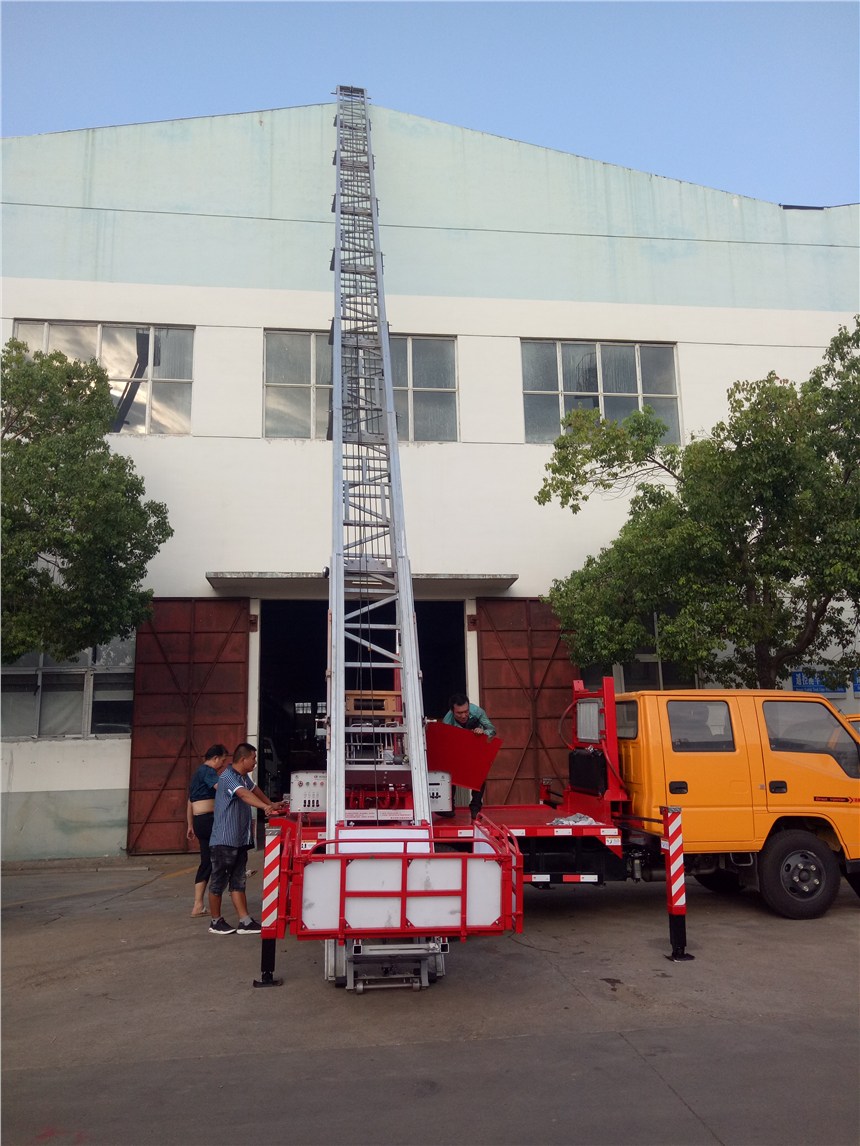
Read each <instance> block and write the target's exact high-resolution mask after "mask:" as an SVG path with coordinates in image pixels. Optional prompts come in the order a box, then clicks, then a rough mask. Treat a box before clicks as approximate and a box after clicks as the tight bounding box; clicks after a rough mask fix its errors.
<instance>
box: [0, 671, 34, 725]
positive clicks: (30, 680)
mask: <svg viewBox="0 0 860 1146" xmlns="http://www.w3.org/2000/svg"><path fill="white" fill-rule="evenodd" d="M38 699H39V692H38V678H37V676H36V674H35V673H20V674H19V673H4V674H3V692H2V696H0V718H2V722H3V735H4V736H35V735H36V709H37V707H38Z"/></svg>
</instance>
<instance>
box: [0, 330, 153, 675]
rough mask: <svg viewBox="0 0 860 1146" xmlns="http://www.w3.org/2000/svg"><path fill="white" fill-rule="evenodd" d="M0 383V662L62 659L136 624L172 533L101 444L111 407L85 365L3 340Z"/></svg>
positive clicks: (128, 469) (105, 387)
mask: <svg viewBox="0 0 860 1146" xmlns="http://www.w3.org/2000/svg"><path fill="white" fill-rule="evenodd" d="M2 383H3V393H2V462H3V485H2V546H3V565H2V620H3V661H4V663H9V662H11V661H14V660H16V659H17V658H18V657H20V656H22V655H23V654H24V653H27V652H29V651H31V650H34V649H35V650H39V651H43V652H46V653H49V654H50V655H51V656H52V657H54V658H55V659H57V660H63V659H67V658H69V657H71V656H74V654H75V653H77V652H78V651H79V650H80V649H83V648H86V647H87V646H91V645H94V644H105V643H107V642H108V641H110V640H111V639H112V638H114V637H127V636H129V635H130V634H131V633H132V632H133V631H134V630H135V628H136V627H137V626H138V625H139V624H140V623H141V622H142V621H144V620H145V619H146V618H147V616H148V615H149V608H150V601H151V598H152V594H151V592H150V591H147V590H144V589H142V588H141V583H142V582H143V579H144V577H145V575H146V568H147V565H148V563H149V561H150V560H151V559H152V557H154V556H155V554H156V553H157V552H158V550H159V548H160V547H161V545H162V544H163V543H164V542H165V541H166V540H167V539H168V538H169V537H170V536H171V535H172V533H173V530H172V529H171V527H170V525H169V524H168V520H167V509H166V507H165V506H164V505H163V504H162V503H160V502H155V501H144V500H143V497H144V494H145V490H144V484H143V481H142V479H141V478H140V477H139V476H138V475H137V474H136V473H135V470H134V466H133V464H132V462H131V461H130V460H129V459H128V458H125V457H122V456H121V455H118V454H115V453H112V452H111V450H110V447H109V445H108V443H107V441H106V440H105V435H106V433H107V432H108V430H109V429H110V427H111V423H112V421H113V416H114V408H113V402H112V400H111V396H110V387H109V384H108V379H107V375H106V374H105V372H104V371H103V370H102V369H101V368H100V367H99V366H98V365H97V363H96V362H94V361H93V362H89V363H82V362H76V361H69V359H67V358H66V356H65V355H63V354H59V353H53V354H43V353H41V352H36V353H35V354H33V355H32V356H30V355H28V353H27V347H26V345H25V344H23V343H21V342H18V341H16V340H14V339H13V340H10V341H9V342H8V343H7V344H6V346H5V348H4V351H3V366H2Z"/></svg>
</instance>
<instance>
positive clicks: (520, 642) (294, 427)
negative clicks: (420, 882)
mask: <svg viewBox="0 0 860 1146" xmlns="http://www.w3.org/2000/svg"><path fill="white" fill-rule="evenodd" d="M333 116H334V105H333V104H332V103H323V104H317V105H312V106H306V107H296V108H285V109H278V110H273V111H263V112H249V113H242V114H236V115H225V116H216V117H211V118H198V119H188V120H172V121H167V122H160V123H146V124H137V125H131V126H121V127H110V128H98V129H92V130H83V131H70V132H63V133H58V134H52V135H42V136H34V137H26V138H16V139H9V140H5V141H4V143H3V267H2V270H3V300H2V337H3V342H4V343H5V341H6V340H7V339H8V338H10V337H11V336H13V335H15V336H16V337H18V338H21V339H23V340H24V341H26V342H27V343H28V345H29V346H30V349H31V350H36V349H45V350H62V351H63V352H64V353H66V354H67V355H69V357H76V358H82V359H89V358H92V357H95V358H97V359H98V361H99V362H100V363H101V364H102V365H103V366H104V367H105V369H106V370H107V371H108V374H109V376H110V378H111V385H112V388H113V390H114V393H115V395H116V399H117V408H118V417H117V426H116V432H115V433H113V434H112V435H111V444H112V446H113V448H114V449H116V450H117V451H120V452H122V453H124V454H127V455H128V456H129V457H130V458H131V459H132V460H133V461H134V464H135V466H136V468H137V471H138V472H139V473H140V474H141V475H142V476H143V478H144V480H145V483H146V490H147V496H148V497H150V498H154V499H156V500H160V501H164V502H165V503H166V504H167V506H168V510H169V515H170V522H171V524H172V526H173V529H174V536H173V537H172V539H171V540H170V541H169V542H168V543H167V544H166V545H165V546H164V547H163V549H162V550H161V552H160V553H159V555H158V556H157V557H156V558H155V560H154V561H153V562H152V564H151V566H150V570H149V580H148V586H149V587H151V588H152V589H153V591H154V594H155V606H154V613H153V619H152V622H151V623H150V624H149V625H147V626H145V627H144V629H142V630H141V632H140V633H139V634H138V636H137V639H136V641H130V642H126V643H119V642H117V643H115V644H114V645H113V646H110V647H108V648H106V649H103V648H98V649H94V650H87V651H86V652H85V653H83V654H82V656H81V657H80V658H79V659H78V660H77V661H75V662H70V663H68V664H63V665H57V664H54V663H52V662H50V661H49V659H48V658H46V657H39V656H37V655H33V656H31V657H29V658H24V660H23V661H22V662H19V664H17V665H15V666H12V667H10V668H7V669H4V672H3V746H2V752H3V755H2V760H3V769H2V781H3V820H2V841H3V856H4V858H5V859H27V858H43V857H54V856H56V857H64V856H92V855H103V854H117V853H120V852H121V851H123V850H128V851H129V852H131V853H134V852H152V851H179V850H182V849H183V848H184V847H185V846H186V843H185V799H186V784H187V778H188V775H189V771H190V770H191V769H193V768H194V767H196V765H197V763H198V762H199V760H200V758H201V756H202V754H203V752H204V751H205V749H206V748H207V747H208V746H209V744H211V743H213V742H216V741H224V742H226V743H227V744H233V743H236V742H238V741H239V740H243V739H250V740H251V741H253V742H255V743H258V744H259V746H260V763H261V766H262V770H261V776H260V782H261V784H266V785H267V786H268V787H269V789H270V791H272V792H273V793H274V792H275V790H277V791H278V792H279V791H280V790H281V789H282V787H283V785H284V782H285V780H286V779H287V777H288V774H289V772H290V771H291V770H293V769H295V768H299V767H309V766H314V764H315V762H318V761H319V760H320V759H321V757H320V751H321V742H320V740H319V737H318V736H317V735H316V727H317V724H318V722H319V721H320V720H322V719H324V717H325V700H326V681H325V668H326V627H327V619H326V614H327V580H326V576H325V570H326V566H327V564H328V561H329V554H330V550H331V508H330V507H331V468H332V467H331V442H330V441H328V440H327V432H328V413H329V397H330V393H331V348H330V345H329V330H330V325H331V321H332V307H333V296H332V289H333V287H332V273H331V269H330V260H331V253H332V243H333V230H334V225H333V220H332V215H331V203H332V196H333V191H334V180H333V168H332V152H333V149H334V142H335V134H334V126H333ZM372 127H373V151H374V155H375V161H376V166H375V179H376V188H377V193H378V197H379V212H380V223H381V240H382V246H383V250H384V256H385V291H386V300H387V315H388V320H389V325H390V333H391V352H392V365H393V375H394V386H395V395H396V402H397V407H398V428H399V433H400V438H401V446H400V457H401V467H402V473H403V484H404V498H405V507H406V518H407V531H408V536H409V548H410V556H411V561H412V571H413V578H414V588H415V598H416V613H417V619H418V629H419V642H420V651H421V659H422V668H423V676H424V681H423V687H424V702H425V711H426V715H427V716H428V717H431V718H433V717H437V718H438V717H441V716H442V715H443V714H444V712H445V710H446V708H447V698H448V696H449V694H450V693H451V692H452V691H455V690H459V689H463V688H465V689H466V690H467V691H468V693H469V695H470V697H471V698H472V699H474V700H477V701H479V703H481V704H482V705H483V707H484V708H485V709H486V710H487V711H488V712H489V713H490V715H491V717H492V718H493V721H494V723H495V724H496V726H497V728H498V730H499V733H500V735H501V736H502V738H503V740H504V742H505V746H504V748H503V750H502V753H501V754H500V756H499V758H498V761H497V763H496V766H495V769H494V772H493V774H492V777H491V780H490V782H489V783H490V792H489V795H490V799H491V801H492V802H505V801H520V800H530V799H534V797H535V795H536V783H537V779H538V778H539V777H540V776H542V775H545V774H547V772H549V771H551V770H552V762H553V760H554V759H555V758H556V755H557V752H558V748H559V739H558V732H557V724H558V718H559V716H560V714H561V712H562V711H563V709H564V707H565V705H566V704H567V700H568V695H569V688H570V679H571V675H572V666H571V664H570V662H569V660H568V657H567V653H566V648H565V646H564V644H563V642H562V640H561V637H560V634H559V632H558V627H557V625H556V624H555V622H554V619H553V617H552V615H551V613H550V611H549V610H548V608H547V606H545V605H544V604H542V603H541V600H540V597H541V595H542V594H544V593H545V592H546V591H547V589H548V587H549V585H550V583H551V581H552V580H553V579H554V578H558V577H563V576H565V575H566V574H568V573H569V572H570V571H571V570H572V569H574V568H577V567H579V565H581V563H582V562H583V560H584V559H585V557H586V556H587V555H588V554H590V553H594V552H596V551H597V550H599V549H600V548H601V547H602V546H604V545H607V544H608V543H610V542H611V541H612V539H613V537H614V536H615V534H616V532H617V530H618V528H619V527H620V525H621V524H622V523H623V521H624V519H625V516H626V506H625V503H624V502H623V501H621V500H618V499H612V498H606V499H599V498H593V499H592V500H591V501H590V502H589V503H588V505H587V506H586V507H585V508H584V509H583V511H582V512H581V513H580V514H578V515H577V516H575V517H574V516H572V515H571V514H570V513H569V512H568V511H565V510H562V509H560V508H559V507H557V506H546V507H542V506H539V505H538V504H537V503H536V501H535V494H536V493H537V491H538V489H539V488H540V484H541V481H542V476H543V471H544V466H545V464H546V462H547V461H548V459H549V456H550V452H551V443H552V440H553V438H554V437H555V436H556V435H557V434H558V431H559V424H560V420H561V417H562V416H563V414H564V413H565V411H566V410H569V409H571V408H572V407H573V406H582V405H584V406H592V407H594V406H596V407H599V408H600V409H601V411H602V412H603V413H604V414H605V415H606V416H607V417H611V418H612V417H617V418H622V417H624V416H625V415H626V414H627V413H628V412H629V411H630V410H632V409H636V408H640V407H641V406H643V405H644V404H646V403H647V404H649V405H651V406H652V407H654V408H655V409H656V410H657V412H658V413H659V414H660V416H661V417H662V418H663V420H664V421H665V422H666V424H667V425H668V427H669V436H670V437H671V438H672V440H676V441H681V442H683V441H687V440H689V436H690V434H691V433H697V432H706V431H707V430H708V429H709V428H710V427H711V426H712V425H713V424H714V422H715V421H716V420H718V419H719V418H720V417H721V416H723V415H724V413H725V411H726V392H727V389H728V387H729V386H730V385H731V384H732V383H733V382H734V381H736V380H738V379H743V378H747V379H755V378H761V377H764V376H765V375H766V374H767V373H768V372H769V371H771V370H773V371H776V372H777V374H779V375H780V376H782V377H787V378H793V379H800V378H805V377H806V376H807V375H808V373H809V372H810V370H811V369H813V368H814V367H815V366H816V365H818V364H819V362H820V360H821V357H822V353H823V351H824V349H825V348H826V346H827V344H828V343H829V341H830V339H831V338H832V337H833V335H834V334H835V333H836V330H837V327H838V326H839V324H840V323H842V324H845V325H847V324H849V323H851V321H852V317H853V315H854V314H855V313H856V312H857V311H858V309H860V300H858V275H857V270H858V235H860V215H858V206H857V205H845V206H833V207H823V208H819V207H815V208H812V207H806V206H788V205H779V204H774V203H767V202H761V201H758V200H754V199H749V198H744V197H743V196H740V195H735V194H732V193H731V192H730V191H723V190H712V189H709V188H705V187H699V186H695V185H692V184H688V183H683V182H680V181H678V180H674V179H668V178H664V177H661V176H658V175H652V174H646V173H643V172H638V171H632V170H628V169H625V168H621V167H618V166H613V165H610V164H606V163H602V162H600V161H598V160H594V159H586V158H581V157H579V156H576V155H570V154H565V153H561V152H556V151H551V150H547V149H545V148H541V147H535V146H532V145H529V144H527V143H521V142H516V141H513V140H509V139H503V138H499V137H495V136H490V135H485V134H482V133H481V132H478V131H472V130H468V129H464V128H459V127H452V126H448V125H446V124H441V123H436V122H433V121H430V120H426V119H422V118H418V117H415V116H411V115H408V114H404V113H401V112H394V111H390V110H386V109H384V108H374V109H373V111H372ZM582 667H584V668H585V667H587V666H582ZM664 667H665V670H666V674H667V675H668V674H669V672H670V666H660V665H659V664H658V663H657V662H656V661H655V658H653V657H652V658H645V659H644V660H642V661H639V662H637V663H636V664H635V665H629V666H617V668H616V673H617V675H618V676H619V678H620V679H619V683H621V684H626V685H627V686H628V687H636V686H637V685H640V686H641V685H644V684H645V683H646V682H652V681H656V680H658V679H662V670H663V668H664ZM664 683H671V681H669V680H666V681H664ZM855 706H856V707H860V699H858V700H857V701H856V703H852V702H851V701H850V700H849V701H848V705H847V707H849V708H851V707H855Z"/></svg>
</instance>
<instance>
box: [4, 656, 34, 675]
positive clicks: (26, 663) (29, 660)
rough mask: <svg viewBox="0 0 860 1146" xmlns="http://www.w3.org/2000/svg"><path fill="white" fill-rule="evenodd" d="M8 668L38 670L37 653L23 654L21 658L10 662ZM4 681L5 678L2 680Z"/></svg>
mask: <svg viewBox="0 0 860 1146" xmlns="http://www.w3.org/2000/svg"><path fill="white" fill-rule="evenodd" d="M9 667H10V668H22V669H24V668H38V667H39V654H38V653H24V655H23V656H22V657H18V659H17V660H16V661H12V664H11V665H10V666H9ZM4 679H5V678H4Z"/></svg>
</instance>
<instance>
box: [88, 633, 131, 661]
mask: <svg viewBox="0 0 860 1146" xmlns="http://www.w3.org/2000/svg"><path fill="white" fill-rule="evenodd" d="M134 650H135V638H134V637H129V638H128V639H127V640H122V638H120V637H114V639H113V640H112V641H111V642H110V644H109V645H96V656H95V664H96V665H97V666H98V668H127V667H128V668H132V667H134Z"/></svg>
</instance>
